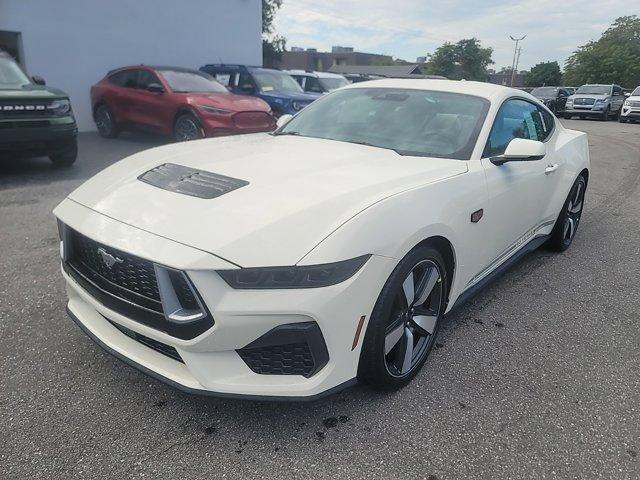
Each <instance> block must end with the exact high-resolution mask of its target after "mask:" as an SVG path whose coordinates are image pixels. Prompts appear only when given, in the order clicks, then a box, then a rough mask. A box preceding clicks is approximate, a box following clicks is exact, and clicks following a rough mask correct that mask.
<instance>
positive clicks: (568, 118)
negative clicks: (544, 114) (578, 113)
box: [564, 113, 573, 120]
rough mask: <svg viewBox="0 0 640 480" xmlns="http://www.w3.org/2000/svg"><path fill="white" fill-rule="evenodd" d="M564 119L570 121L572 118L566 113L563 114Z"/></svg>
mask: <svg viewBox="0 0 640 480" xmlns="http://www.w3.org/2000/svg"><path fill="white" fill-rule="evenodd" d="M564 118H565V119H566V120H571V119H572V118H573V116H572V115H569V114H567V113H565V114H564Z"/></svg>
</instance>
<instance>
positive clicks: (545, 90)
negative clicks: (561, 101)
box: [531, 87, 558, 97]
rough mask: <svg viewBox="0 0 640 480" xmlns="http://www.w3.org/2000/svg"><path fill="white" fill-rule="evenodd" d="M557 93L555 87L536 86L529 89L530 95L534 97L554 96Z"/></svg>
mask: <svg viewBox="0 0 640 480" xmlns="http://www.w3.org/2000/svg"><path fill="white" fill-rule="evenodd" d="M557 94H558V88H557V87H538V88H534V89H533V90H531V95H533V96H534V97H555V96H556V95H557Z"/></svg>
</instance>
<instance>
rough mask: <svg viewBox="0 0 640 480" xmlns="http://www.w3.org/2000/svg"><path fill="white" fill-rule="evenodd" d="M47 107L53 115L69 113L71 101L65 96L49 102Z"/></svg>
mask: <svg viewBox="0 0 640 480" xmlns="http://www.w3.org/2000/svg"><path fill="white" fill-rule="evenodd" d="M48 108H49V110H51V112H52V113H53V114H54V115H58V116H64V115H69V112H71V102H69V100H68V99H66V98H63V99H60V100H54V101H53V102H51V103H50V104H49V107H48Z"/></svg>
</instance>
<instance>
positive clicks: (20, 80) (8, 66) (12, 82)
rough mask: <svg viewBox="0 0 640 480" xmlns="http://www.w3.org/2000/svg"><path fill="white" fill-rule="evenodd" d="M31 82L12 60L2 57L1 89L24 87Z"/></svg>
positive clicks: (0, 58) (0, 66)
mask: <svg viewBox="0 0 640 480" xmlns="http://www.w3.org/2000/svg"><path fill="white" fill-rule="evenodd" d="M30 83H31V80H29V77H27V75H26V74H25V73H24V72H23V71H22V69H21V68H20V67H19V66H18V64H17V63H16V62H14V61H13V59H11V58H6V57H0V88H1V87H23V86H24V85H29V84H30Z"/></svg>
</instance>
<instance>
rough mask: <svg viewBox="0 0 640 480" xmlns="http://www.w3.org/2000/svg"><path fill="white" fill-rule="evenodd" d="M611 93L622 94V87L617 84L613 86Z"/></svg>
mask: <svg viewBox="0 0 640 480" xmlns="http://www.w3.org/2000/svg"><path fill="white" fill-rule="evenodd" d="M613 94H614V95H622V88H620V87H619V86H617V85H614V86H613Z"/></svg>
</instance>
